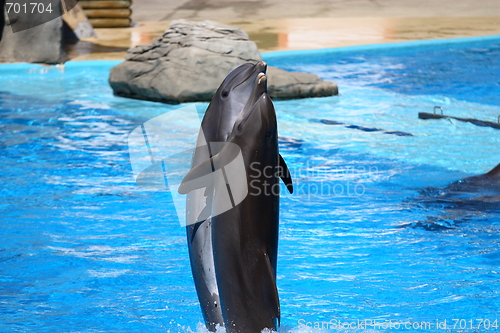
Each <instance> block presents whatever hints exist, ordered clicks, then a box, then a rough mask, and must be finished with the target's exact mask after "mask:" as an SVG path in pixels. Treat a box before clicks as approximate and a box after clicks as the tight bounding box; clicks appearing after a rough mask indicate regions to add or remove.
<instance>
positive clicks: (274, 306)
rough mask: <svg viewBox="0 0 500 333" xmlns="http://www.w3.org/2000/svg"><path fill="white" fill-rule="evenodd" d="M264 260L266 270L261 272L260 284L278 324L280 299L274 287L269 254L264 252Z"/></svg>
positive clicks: (274, 280)
mask: <svg viewBox="0 0 500 333" xmlns="http://www.w3.org/2000/svg"><path fill="white" fill-rule="evenodd" d="M264 260H265V261H266V266H267V270H266V271H265V272H263V273H264V274H262V284H263V287H264V290H267V291H268V293H267V296H268V297H269V298H268V300H269V302H270V309H269V310H270V311H271V312H270V313H271V314H272V315H273V316H274V317H275V318H276V319H277V320H278V326H279V325H280V321H281V315H280V312H281V311H280V299H279V296H278V288H277V287H276V277H275V275H274V273H273V268H272V266H271V261H270V260H269V256H268V255H267V254H266V257H265V259H264Z"/></svg>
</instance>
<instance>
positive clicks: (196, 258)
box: [186, 61, 267, 331]
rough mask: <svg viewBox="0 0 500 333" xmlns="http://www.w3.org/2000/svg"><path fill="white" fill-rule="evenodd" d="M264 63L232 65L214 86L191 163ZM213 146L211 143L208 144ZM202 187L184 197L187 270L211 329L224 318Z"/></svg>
mask: <svg viewBox="0 0 500 333" xmlns="http://www.w3.org/2000/svg"><path fill="white" fill-rule="evenodd" d="M266 69H267V65H266V63H265V62H263V61H261V62H258V63H257V64H250V63H247V64H244V65H241V66H239V67H238V68H236V69H234V70H233V71H232V72H231V73H230V74H229V75H228V76H227V77H226V78H225V80H224V81H223V82H222V84H221V85H220V87H219V88H218V89H217V91H216V93H215V95H214V97H213V98H212V101H211V102H210V105H209V106H208V108H207V110H206V112H205V115H204V117H203V120H202V123H201V130H200V132H199V135H198V140H197V144H196V146H197V149H196V150H195V153H194V155H193V158H192V162H191V167H192V168H194V167H196V166H197V165H198V164H200V163H201V162H204V161H207V160H208V159H209V158H210V157H211V156H212V155H213V154H215V153H217V152H218V151H211V150H210V149H211V147H212V145H210V144H209V143H211V142H224V141H226V139H227V138H228V136H229V134H230V133H231V130H232V129H233V125H234V123H235V121H236V118H237V117H238V115H239V114H240V112H241V111H242V110H243V107H244V106H245V104H246V102H247V101H248V99H249V98H250V96H251V93H252V90H253V88H254V83H255V81H256V80H257V77H258V75H259V73H265V72H266ZM212 148H213V147H212ZM210 197H211V196H210V195H208V197H207V195H206V194H205V193H204V192H203V191H195V192H191V193H189V194H188V195H187V199H186V212H187V213H186V234H187V243H188V250H189V257H190V261H191V271H192V275H193V280H194V283H195V287H196V291H197V294H198V299H199V302H200V306H201V310H202V314H203V318H204V320H205V324H206V327H207V329H209V330H210V331H215V330H216V327H217V325H219V326H223V324H224V321H223V318H222V312H221V308H220V300H219V291H218V288H217V283H216V276H215V269H214V259H213V254H212V228H211V224H212V221H211V217H210V212H211V206H210V202H209V201H210V200H209V198H210Z"/></svg>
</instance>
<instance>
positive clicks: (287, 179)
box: [278, 154, 293, 194]
mask: <svg viewBox="0 0 500 333" xmlns="http://www.w3.org/2000/svg"><path fill="white" fill-rule="evenodd" d="M278 156H279V161H278V171H279V174H280V178H281V180H283V183H285V185H286V188H287V189H288V192H290V194H292V193H293V184H292V176H291V175H290V170H288V166H287V165H286V162H285V160H284V159H283V156H281V154H278Z"/></svg>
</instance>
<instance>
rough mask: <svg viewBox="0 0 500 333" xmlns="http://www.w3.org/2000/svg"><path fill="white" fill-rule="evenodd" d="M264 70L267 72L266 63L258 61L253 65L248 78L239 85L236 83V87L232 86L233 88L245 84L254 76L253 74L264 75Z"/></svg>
mask: <svg viewBox="0 0 500 333" xmlns="http://www.w3.org/2000/svg"><path fill="white" fill-rule="evenodd" d="M266 70H267V63H266V62H265V61H263V60H261V61H259V62H258V63H256V64H255V66H254V68H253V70H252V72H251V73H250V74H248V76H247V77H246V78H245V79H244V80H242V81H241V82H240V83H238V84H237V85H235V86H234V88H236V87H238V86H240V85H242V84H243V83H245V82H247V81H248V80H249V79H250V78H251V77H252V76H254V75H255V73H264V74H265V73H266ZM234 88H233V89H234Z"/></svg>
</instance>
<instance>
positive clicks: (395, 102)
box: [0, 37, 500, 333]
mask: <svg viewBox="0 0 500 333" xmlns="http://www.w3.org/2000/svg"><path fill="white" fill-rule="evenodd" d="M442 44H443V45H444V46H443V45H440V44H436V43H416V44H413V43H409V44H398V45H394V46H386V47H366V48H346V49H339V50H336V51H333V50H323V51H319V52H302V53H298V54H294V53H291V54H290V53H282V54H267V55H265V56H264V58H265V59H266V60H267V61H268V62H269V63H270V64H271V65H277V66H280V67H283V68H288V69H291V70H307V71H311V72H315V73H317V74H318V75H320V76H322V77H323V78H328V79H334V80H335V81H336V82H338V83H339V87H340V92H341V94H340V96H336V97H328V98H312V99H305V100H294V101H277V102H275V106H276V109H277V112H278V118H279V131H280V137H281V138H280V149H281V151H282V154H283V155H284V157H285V159H286V160H287V163H288V165H289V166H290V167H291V169H292V175H293V176H294V181H295V186H296V192H295V193H294V195H284V196H283V197H282V201H281V219H280V227H281V229H280V248H279V260H278V281H277V282H278V289H279V293H280V298H281V312H282V314H281V324H282V329H281V330H282V331H283V332H285V331H293V332H301V333H303V332H316V331H317V330H316V329H314V328H312V329H311V328H307V327H305V325H308V326H312V327H314V326H315V323H319V324H317V325H320V326H321V323H322V322H328V323H330V326H325V324H323V331H326V330H327V329H328V328H329V329H331V330H333V331H342V332H396V331H397V332H399V331H408V332H412V331H415V332H418V331H422V332H424V331H425V332H443V331H447V330H443V329H439V328H438V327H437V326H438V325H441V327H442V325H443V323H444V321H445V320H446V324H447V328H448V331H451V332H455V331H458V328H463V330H461V331H462V332H474V331H491V332H495V331H500V329H498V327H495V323H496V326H500V322H498V321H497V322H495V320H500V318H498V317H499V315H498V313H499V307H500V295H499V294H500V290H499V288H498V283H499V282H500V275H499V274H500V273H499V270H498V267H499V264H500V246H499V244H500V237H499V231H500V230H499V229H500V224H499V221H500V219H499V217H500V199H498V192H496V193H491V192H492V191H493V192H494V190H495V188H493V189H489V188H487V189H484V190H480V191H475V192H473V193H465V194H463V195H461V196H451V197H450V196H445V197H444V199H443V196H441V195H440V194H439V193H446V186H447V185H448V184H450V183H451V182H453V181H455V180H458V179H461V178H464V177H467V176H470V175H474V174H478V173H484V172H486V171H488V170H489V169H491V168H492V167H493V166H495V165H497V164H498V163H499V162H500V154H499V152H500V150H499V143H500V135H499V133H500V132H498V130H495V129H492V128H485V127H477V126H475V125H472V124H468V123H462V122H458V121H453V120H452V121H449V120H428V121H423V120H419V119H418V117H417V114H418V112H432V108H433V107H434V106H435V105H440V106H442V107H443V108H444V109H445V113H447V114H450V115H455V116H464V117H465V116H466V117H474V118H478V119H483V120H490V121H495V120H496V119H497V117H498V116H499V115H500V103H499V100H498V96H500V87H499V85H498V82H500V65H499V60H498V59H500V57H499V56H500V47H499V45H500V37H494V38H486V39H470V40H461V41H458V42H456V41H449V42H444V43H442ZM116 63H117V62H80V63H68V64H66V65H65V66H64V67H48V68H47V67H42V66H38V65H26V64H18V65H1V66H0V72H1V76H0V133H1V136H0V169H1V171H2V173H1V175H2V176H1V180H2V184H3V185H2V187H1V192H0V209H1V214H0V235H1V239H2V240H3V242H2V243H1V244H0V314H1V315H0V331H1V332H49V331H50V332H53V331H57V332H140V331H148V332H204V329H203V326H202V324H201V323H202V316H201V312H200V310H199V305H198V301H197V297H196V292H195V290H194V285H193V282H192V279H191V272H190V267H189V259H188V254H187V246H186V241H185V233H184V229H183V228H181V227H180V226H179V221H177V218H176V213H175V210H174V207H173V205H172V202H171V199H170V196H169V194H168V193H167V192H164V191H149V190H144V189H141V188H139V187H137V186H136V184H135V183H134V179H133V177H132V172H131V167H130V162H129V156H128V151H127V149H128V147H127V137H128V134H129V133H130V132H131V131H132V130H133V129H134V128H135V127H137V126H139V125H140V124H141V123H143V122H145V121H147V120H149V119H151V118H152V117H154V116H156V115H159V114H162V113H164V112H167V111H169V110H173V109H176V108H178V107H179V106H169V105H165V104H160V103H153V102H145V101H135V100H129V99H125V98H120V97H115V96H113V95H112V91H111V89H110V88H109V86H108V84H107V76H108V70H109V68H110V67H112V66H113V65H115V64H116ZM451 78H459V79H457V80H451ZM429 82H430V83H429ZM417 83H418V84H417ZM206 106H207V104H206V103H197V104H196V107H197V108H198V110H199V111H203V110H204V109H205V108H206ZM335 122H336V123H341V124H336V123H335ZM374 129H376V130H374ZM173 130H175V129H173ZM395 133H406V134H411V135H404V136H401V135H396V134H395ZM436 193H437V194H436ZM495 194H496V196H495ZM454 319H456V320H458V321H454ZM358 320H360V322H358ZM363 320H372V322H374V321H375V320H376V321H377V323H378V324H379V325H378V326H370V325H368V326H363V325H362V323H363ZM338 323H346V325H350V326H349V327H347V326H345V327H344V328H343V329H340V330H337V329H336V328H337V327H338ZM335 324H337V326H335ZM398 324H399V326H397V325H398ZM387 325H389V326H387ZM408 325H410V326H408ZM426 325H430V326H426ZM429 327H430V328H429ZM486 328H489V330H487V329H486Z"/></svg>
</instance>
